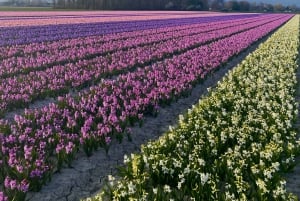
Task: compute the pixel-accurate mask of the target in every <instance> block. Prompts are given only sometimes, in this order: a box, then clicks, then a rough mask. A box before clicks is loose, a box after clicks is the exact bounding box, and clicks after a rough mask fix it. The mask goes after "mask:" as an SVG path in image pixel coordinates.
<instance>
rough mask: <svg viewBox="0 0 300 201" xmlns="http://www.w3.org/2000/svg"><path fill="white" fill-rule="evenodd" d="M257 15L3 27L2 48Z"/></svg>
mask: <svg viewBox="0 0 300 201" xmlns="http://www.w3.org/2000/svg"><path fill="white" fill-rule="evenodd" d="M258 15H260V14H240V15H223V16H210V17H205V15H204V16H203V15H202V16H201V15H200V16H197V17H189V18H178V19H163V20H158V19H154V20H147V16H142V18H143V17H144V18H145V20H139V21H124V22H122V21H120V22H118V21H117V22H100V23H99V22H98V23H97V22H96V23H88V21H87V22H86V23H81V24H74V23H72V24H60V25H44V26H26V27H0V46H7V45H18V44H28V43H40V42H46V41H55V40H61V39H69V38H78V37H86V36H95V35H102V34H111V33H119V32H127V31H137V30H145V29H153V28H161V27H169V26H178V25H185V24H198V23H205V22H213V21H219V20H226V19H227V20H230V19H237V18H248V17H253V16H258ZM63 20H65V19H63Z"/></svg>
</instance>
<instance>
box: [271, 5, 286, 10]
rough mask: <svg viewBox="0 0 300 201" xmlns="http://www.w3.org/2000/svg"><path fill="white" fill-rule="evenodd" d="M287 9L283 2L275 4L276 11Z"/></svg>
mask: <svg viewBox="0 0 300 201" xmlns="http://www.w3.org/2000/svg"><path fill="white" fill-rule="evenodd" d="M284 10H285V8H284V6H283V5H282V4H275V5H274V11H276V12H283V11H284Z"/></svg>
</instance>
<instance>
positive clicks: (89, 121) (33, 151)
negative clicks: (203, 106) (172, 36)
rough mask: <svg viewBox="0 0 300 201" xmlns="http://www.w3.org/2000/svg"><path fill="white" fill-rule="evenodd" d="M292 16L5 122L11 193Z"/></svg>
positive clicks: (117, 133) (103, 143) (181, 91)
mask: <svg viewBox="0 0 300 201" xmlns="http://www.w3.org/2000/svg"><path fill="white" fill-rule="evenodd" d="M290 17H292V15H286V16H285V18H284V19H279V20H277V21H275V22H271V23H268V24H265V25H264V26H257V27H255V28H253V29H250V30H246V31H244V32H240V33H237V34H234V35H231V36H228V37H225V38H223V39H220V40H217V41H215V42H212V43H210V44H207V45H203V46H200V47H198V48H195V49H192V50H189V51H187V52H185V53H183V54H180V55H176V56H173V57H172V58H169V59H166V60H164V61H163V62H159V63H154V64H153V65H151V66H147V67H144V68H138V69H137V70H136V71H134V72H129V73H127V74H123V75H119V76H118V77H117V79H115V80H103V81H102V82H101V83H100V84H99V85H97V86H93V87H91V88H90V89H89V90H88V91H86V92H83V93H80V94H79V95H78V96H76V97H71V96H68V95H67V96H65V97H60V98H59V99H58V103H57V104H50V105H49V106H47V107H44V108H42V109H36V110H27V111H26V112H25V114H24V115H23V116H18V115H17V116H15V121H14V122H13V123H11V124H8V123H7V122H1V124H0V131H1V133H2V134H1V137H0V147H1V151H0V161H1V162H0V164H1V168H0V181H1V183H4V192H5V194H6V196H8V197H9V199H10V200H12V199H16V200H22V199H24V198H25V194H26V192H27V191H28V190H39V189H40V188H41V186H42V185H43V184H44V183H45V182H47V181H48V180H49V178H50V177H51V174H52V172H53V171H54V170H57V169H59V168H61V167H62V165H63V164H64V163H67V164H70V163H71V161H72V160H73V157H74V155H75V154H76V152H77V151H78V150H79V149H80V148H82V149H83V150H84V151H85V152H86V153H87V154H88V155H90V154H91V153H92V152H93V151H94V150H95V149H97V148H98V147H105V148H108V146H109V144H110V141H111V138H113V137H117V138H118V139H121V138H122V137H123V136H124V134H125V135H126V134H128V133H129V130H128V126H129V125H132V124H134V123H135V122H139V121H140V122H141V121H142V118H143V115H145V114H154V115H155V114H156V113H157V112H158V111H159V106H161V105H164V104H169V103H170V102H171V101H172V100H175V99H177V98H179V97H180V96H182V95H188V94H189V92H190V91H191V89H192V87H193V85H194V84H196V83H198V82H199V81H201V80H202V79H203V78H204V77H205V76H206V75H207V74H208V73H209V72H211V71H212V70H214V69H216V68H217V67H219V66H220V65H221V64H223V63H225V62H226V61H228V59H230V58H231V57H233V56H234V55H236V54H238V53H239V52H241V51H243V50H244V49H245V48H247V47H248V46H249V45H250V44H252V43H253V42H254V41H257V40H258V39H260V38H261V37H263V36H265V35H267V34H268V33H270V32H271V31H272V30H274V29H276V28H277V27H279V26H280V25H282V24H283V23H284V22H286V21H287V20H288V19H290ZM0 196H1V194H0Z"/></svg>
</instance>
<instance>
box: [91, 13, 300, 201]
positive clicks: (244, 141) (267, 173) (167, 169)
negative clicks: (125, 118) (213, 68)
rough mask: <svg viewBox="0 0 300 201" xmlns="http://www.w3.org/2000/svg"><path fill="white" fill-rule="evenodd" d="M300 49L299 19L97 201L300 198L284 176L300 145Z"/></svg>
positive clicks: (133, 160)
mask: <svg viewBox="0 0 300 201" xmlns="http://www.w3.org/2000/svg"><path fill="white" fill-rule="evenodd" d="M298 49H299V16H295V17H294V18H293V19H292V20H290V21H289V22H288V23H287V24H286V25H284V26H283V27H282V28H281V29H280V30H278V31H277V32H276V33H275V34H273V35H272V36H271V37H270V38H269V39H268V40H267V41H266V42H265V43H264V44H262V45H260V46H259V48H258V49H257V50H256V51H255V52H254V53H252V54H251V55H249V56H248V57H247V58H246V59H245V60H244V61H242V63H241V64H239V65H238V66H237V67H236V68H235V69H234V70H232V71H231V72H229V73H228V74H227V75H226V76H225V77H224V79H223V80H222V81H221V82H219V83H218V85H217V87H216V89H214V90H210V92H209V95H208V96H207V97H205V98H203V99H202V100H200V101H199V103H198V104H197V105H195V106H193V108H192V109H190V110H189V111H188V112H187V113H186V114H185V115H181V116H179V124H178V126H177V127H176V128H173V127H170V129H169V131H168V132H167V133H165V134H164V135H163V136H162V137H160V138H159V139H158V140H156V141H153V142H149V143H147V144H146V145H144V146H143V147H142V153H141V154H132V155H131V156H130V157H127V156H125V158H124V163H125V164H126V165H125V167H123V168H122V169H121V171H120V173H121V176H122V178H121V179H119V180H115V179H114V178H113V177H111V176H110V177H109V183H108V186H107V188H106V189H105V191H102V192H101V193H100V194H99V195H97V196H95V197H94V198H92V199H90V200H102V199H103V198H106V199H108V200H135V199H140V200H207V201H209V200H221V201H222V200H224V201H225V200H297V198H296V197H295V196H293V195H292V194H289V193H287V192H286V189H285V181H284V179H283V178H282V177H281V173H282V172H283V171H287V170H289V169H290V168H291V166H292V165H293V162H294V156H295V154H297V153H299V148H300V147H299V145H300V142H299V141H297V139H296V132H295V128H293V122H294V121H295V119H296V118H297V115H298V109H297V108H298V103H297V102H296V100H295V98H294V95H295V88H296V84H297V80H296V70H297V68H298V64H297V62H298V61H297V60H298ZM106 199H104V200H106Z"/></svg>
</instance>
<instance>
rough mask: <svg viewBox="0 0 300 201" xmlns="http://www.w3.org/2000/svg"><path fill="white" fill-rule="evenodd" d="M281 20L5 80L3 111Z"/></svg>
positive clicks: (236, 25)
mask: <svg viewBox="0 0 300 201" xmlns="http://www.w3.org/2000/svg"><path fill="white" fill-rule="evenodd" d="M280 20H285V16H277V17H275V18H274V17H273V18H268V19H264V18H262V19H260V20H255V21H254V22H248V23H246V24H242V23H241V22H237V23H230V24H232V25H234V26H230V27H228V26H227V28H223V26H221V27H222V28H220V29H218V27H219V26H218V25H216V26H214V27H213V28H212V29H213V30H214V31H210V32H204V33H201V31H200V33H199V34H194V35H193V34H192V35H186V36H182V37H180V38H177V37H175V38H171V39H170V40H166V41H164V40H162V39H161V41H162V42H160V43H156V44H150V45H146V46H138V47H135V48H130V49H127V50H120V51H117V52H114V53H113V54H108V55H106V56H99V57H96V58H94V59H91V60H80V61H78V62H76V63H75V64H73V63H70V64H66V65H57V66H53V67H51V68H48V69H46V70H45V71H35V72H31V73H29V74H25V75H18V76H15V77H12V78H10V77H9V78H5V79H2V82H1V83H0V95H1V100H0V112H2V113H5V111H7V110H10V109H13V108H20V107H25V106H27V105H28V104H29V103H31V102H33V101H35V100H37V99H43V98H45V97H54V96H57V95H62V94H65V93H67V92H68V91H69V90H70V89H71V88H77V89H78V88H83V87H87V86H88V85H90V84H93V83H94V82H98V81H99V80H100V79H102V78H105V77H107V76H112V75H116V74H119V73H122V72H127V71H128V70H129V69H132V68H134V67H136V66H139V65H147V64H149V63H150V62H157V60H162V59H164V58H166V57H170V56H171V55H173V54H178V53H182V52H184V51H187V50H188V49H191V48H195V47H197V46H200V45H203V44H205V43H207V42H210V41H213V40H217V39H220V38H222V37H226V36H229V35H232V34H236V33H238V32H241V31H245V30H248V29H252V28H255V27H257V26H265V25H266V24H272V23H277V21H280ZM225 24H226V23H225ZM225 27H226V26H225ZM215 29H216V30H215ZM208 30H210V29H208ZM157 37H162V38H163V37H164V36H163V35H158V36H157ZM95 49H97V48H95ZM92 51H93V50H92Z"/></svg>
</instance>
